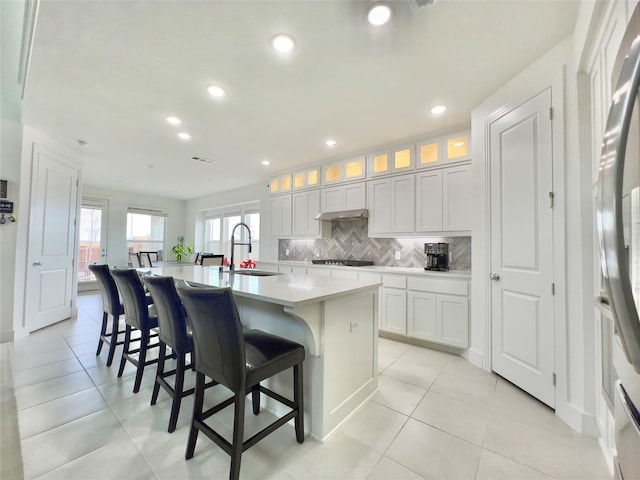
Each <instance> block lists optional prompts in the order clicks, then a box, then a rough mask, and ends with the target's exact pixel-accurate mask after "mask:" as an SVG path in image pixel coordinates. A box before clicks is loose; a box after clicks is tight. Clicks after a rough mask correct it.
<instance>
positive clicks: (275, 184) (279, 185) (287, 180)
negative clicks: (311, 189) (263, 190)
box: [269, 173, 292, 194]
mask: <svg viewBox="0 0 640 480" xmlns="http://www.w3.org/2000/svg"><path fill="white" fill-rule="evenodd" d="M291 188H292V182H291V174H290V173H286V174H282V175H279V176H277V177H272V178H271V182H270V183H269V189H270V190H271V193H276V194H279V193H286V192H290V191H291Z"/></svg>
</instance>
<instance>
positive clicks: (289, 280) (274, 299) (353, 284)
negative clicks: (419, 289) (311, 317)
mask: <svg viewBox="0 0 640 480" xmlns="http://www.w3.org/2000/svg"><path fill="white" fill-rule="evenodd" d="M138 270H139V271H140V272H142V273H144V272H150V273H151V274H154V275H168V276H172V277H174V278H176V279H182V280H185V281H186V282H192V283H199V284H202V285H209V286H212V287H231V289H232V290H233V293H234V295H237V296H240V297H247V298H254V299H256V300H262V301H266V302H269V303H275V304H278V305H283V306H286V307H295V306H299V305H301V304H304V303H311V302H319V301H323V300H326V299H328V298H334V297H339V296H342V295H350V294H353V293H358V292H361V291H363V290H367V289H370V288H371V287H377V286H380V285H381V283H379V282H376V281H374V280H352V279H343V278H328V277H315V276H310V275H295V274H276V275H273V276H251V275H245V274H240V273H235V274H230V273H229V272H228V271H225V272H223V273H221V272H220V268H219V267H217V266H213V267H202V266H200V265H185V266H167V267H157V268H156V267H154V268H142V269H138ZM274 273H275V272H274Z"/></svg>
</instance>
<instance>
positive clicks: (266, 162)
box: [260, 160, 271, 167]
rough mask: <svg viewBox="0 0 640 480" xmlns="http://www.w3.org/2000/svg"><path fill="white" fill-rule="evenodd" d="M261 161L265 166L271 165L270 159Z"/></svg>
mask: <svg viewBox="0 0 640 480" xmlns="http://www.w3.org/2000/svg"><path fill="white" fill-rule="evenodd" d="M260 163H261V164H262V165H264V166H265V167H268V166H269V165H271V162H270V161H269V160H262V161H261V162H260Z"/></svg>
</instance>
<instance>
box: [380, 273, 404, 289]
mask: <svg viewBox="0 0 640 480" xmlns="http://www.w3.org/2000/svg"><path fill="white" fill-rule="evenodd" d="M382 286H384V287H391V288H407V277H399V276H396V275H382Z"/></svg>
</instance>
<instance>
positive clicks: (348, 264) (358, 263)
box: [311, 259, 373, 267]
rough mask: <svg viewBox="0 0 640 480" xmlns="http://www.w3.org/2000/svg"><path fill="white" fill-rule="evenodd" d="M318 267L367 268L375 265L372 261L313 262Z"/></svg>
mask: <svg viewBox="0 0 640 480" xmlns="http://www.w3.org/2000/svg"><path fill="white" fill-rule="evenodd" d="M311 263H313V264H316V265H340V266H342V267H367V266H369V265H373V262H372V261H370V260H331V259H329V260H311Z"/></svg>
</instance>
